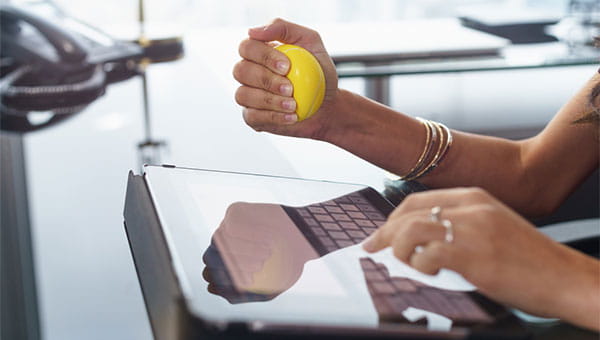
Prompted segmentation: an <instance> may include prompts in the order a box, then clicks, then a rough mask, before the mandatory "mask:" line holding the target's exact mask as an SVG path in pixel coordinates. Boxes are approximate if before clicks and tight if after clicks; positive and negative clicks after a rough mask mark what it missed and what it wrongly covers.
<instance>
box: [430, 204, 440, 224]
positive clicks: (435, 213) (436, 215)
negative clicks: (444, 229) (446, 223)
mask: <svg viewBox="0 0 600 340" xmlns="http://www.w3.org/2000/svg"><path fill="white" fill-rule="evenodd" d="M441 215H442V207H440V206H439V205H436V206H435V207H433V208H431V212H430V213H429V219H430V220H431V222H439V221H440V217H441Z"/></svg>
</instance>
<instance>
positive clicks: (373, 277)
mask: <svg viewBox="0 0 600 340" xmlns="http://www.w3.org/2000/svg"><path fill="white" fill-rule="evenodd" d="M365 277H366V278H367V282H370V281H385V276H383V275H381V273H379V272H377V271H368V272H365Z"/></svg>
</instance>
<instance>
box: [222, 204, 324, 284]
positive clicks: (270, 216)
mask: <svg viewBox="0 0 600 340" xmlns="http://www.w3.org/2000/svg"><path fill="white" fill-rule="evenodd" d="M213 243H214V245H215V246H216V248H217V249H218V252H219V253H220V256H221V257H222V259H223V261H224V262H225V265H226V267H227V271H228V273H229V275H230V277H231V279H232V281H233V284H234V285H235V287H236V288H237V289H238V290H239V291H245V292H252V293H257V294H267V295H272V294H279V293H281V292H283V291H285V290H286V289H288V288H289V287H291V286H292V285H293V284H294V283H295V282H296V281H297V280H298V278H299V276H300V274H301V273H302V269H303V267H304V263H305V262H306V261H308V260H310V259H312V258H316V257H318V255H317V253H316V252H315V250H314V249H313V248H312V247H311V246H310V245H309V244H308V243H307V242H306V241H305V239H304V236H303V235H302V234H301V233H300V231H299V230H298V229H297V228H296V226H295V225H294V224H293V222H292V221H291V220H290V218H289V217H288V216H287V214H286V213H285V211H283V209H282V208H281V206H279V205H275V204H256V203H240V202H238V203H234V204H232V205H231V206H230V207H229V208H228V209H227V212H226V213H225V217H224V219H223V221H222V223H221V225H220V226H219V228H218V229H217V231H216V232H215V234H214V236H213Z"/></svg>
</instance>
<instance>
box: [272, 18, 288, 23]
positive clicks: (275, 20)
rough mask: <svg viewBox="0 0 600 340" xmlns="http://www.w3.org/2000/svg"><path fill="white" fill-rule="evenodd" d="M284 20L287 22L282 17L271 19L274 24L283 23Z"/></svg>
mask: <svg viewBox="0 0 600 340" xmlns="http://www.w3.org/2000/svg"><path fill="white" fill-rule="evenodd" d="M283 22H285V20H283V19H282V18H280V17H277V18H275V19H273V21H271V23H272V24H281V23H283Z"/></svg>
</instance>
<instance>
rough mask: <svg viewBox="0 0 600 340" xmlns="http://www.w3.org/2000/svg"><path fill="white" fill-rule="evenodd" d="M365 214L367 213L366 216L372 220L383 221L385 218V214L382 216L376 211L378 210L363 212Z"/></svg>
mask: <svg viewBox="0 0 600 340" xmlns="http://www.w3.org/2000/svg"><path fill="white" fill-rule="evenodd" d="M365 215H367V217H368V218H370V219H372V220H378V221H384V220H385V216H383V215H382V214H380V213H378V212H371V211H369V212H365Z"/></svg>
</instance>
